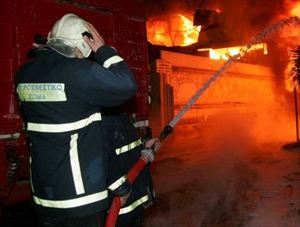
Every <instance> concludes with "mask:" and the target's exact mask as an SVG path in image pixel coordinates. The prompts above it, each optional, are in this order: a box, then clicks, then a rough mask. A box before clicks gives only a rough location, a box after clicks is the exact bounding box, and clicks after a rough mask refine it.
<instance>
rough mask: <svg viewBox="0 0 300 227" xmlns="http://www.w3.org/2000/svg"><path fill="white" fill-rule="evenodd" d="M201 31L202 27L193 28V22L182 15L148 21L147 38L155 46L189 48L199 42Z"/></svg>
mask: <svg viewBox="0 0 300 227" xmlns="http://www.w3.org/2000/svg"><path fill="white" fill-rule="evenodd" d="M200 30H201V26H193V22H192V20H190V19H189V18H188V17H186V16H183V15H181V14H176V15H172V16H171V17H170V19H169V20H155V19H149V20H148V21H147V38H148V41H149V42H150V43H152V44H153V45H164V46H188V45H191V44H193V43H196V42H198V36H199V33H200Z"/></svg>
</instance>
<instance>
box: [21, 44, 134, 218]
mask: <svg viewBox="0 0 300 227" xmlns="http://www.w3.org/2000/svg"><path fill="white" fill-rule="evenodd" d="M95 57H96V59H97V61H98V62H91V61H88V60H86V59H77V58H67V57H64V56H62V55H60V54H58V53H57V52H55V51H54V50H51V49H49V48H42V49H41V50H39V51H38V54H37V56H36V57H35V58H34V59H33V60H32V61H30V62H28V63H26V64H25V65H23V66H22V67H21V69H20V70H19V71H18V72H17V74H16V87H17V93H18V97H19V99H20V101H21V107H22V111H23V114H24V117H25V120H26V129H27V132H28V137H29V142H30V162H31V182H32V191H33V201H34V203H35V204H36V206H37V209H38V211H40V212H42V213H43V212H44V213H47V214H48V215H54V216H55V215H58V216H59V215H63V216H66V217H72V216H84V215H88V214H91V213H95V212H98V211H101V210H104V209H107V208H108V205H109V204H108V191H107V177H108V158H109V157H108V153H107V151H106V150H105V149H106V148H105V145H104V144H105V143H104V134H103V128H102V121H101V120H102V115H101V108H100V106H103V105H104V106H117V105H120V104H121V103H123V102H124V101H126V100H128V99H129V98H130V97H132V96H133V95H134V94H135V92H136V83H135V79H134V76H133V75H132V73H131V71H130V70H129V68H128V66H127V65H126V63H125V62H124V61H123V59H122V58H121V57H119V56H118V55H117V53H116V51H115V50H114V49H113V48H111V47H109V46H107V45H105V46H102V47H101V48H99V49H98V50H97V52H96V53H95Z"/></svg>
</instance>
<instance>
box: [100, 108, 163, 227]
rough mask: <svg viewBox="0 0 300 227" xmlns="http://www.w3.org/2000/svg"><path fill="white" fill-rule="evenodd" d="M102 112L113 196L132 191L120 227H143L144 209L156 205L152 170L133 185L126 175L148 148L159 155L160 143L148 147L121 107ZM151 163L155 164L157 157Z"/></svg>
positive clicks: (152, 141)
mask: <svg viewBox="0 0 300 227" xmlns="http://www.w3.org/2000/svg"><path fill="white" fill-rule="evenodd" d="M102 110H103V119H102V123H103V127H104V128H106V130H104V131H105V135H106V142H107V149H108V150H110V165H109V178H108V180H109V184H108V185H109V189H110V191H111V192H112V193H111V196H120V195H121V196H122V195H124V193H122V192H121V191H120V192H119V195H118V194H115V192H116V191H117V190H115V188H119V189H122V188H128V187H130V189H131V190H130V195H129V198H128V200H127V202H126V204H125V205H124V206H123V207H121V209H120V212H119V217H118V222H117V227H142V226H143V218H144V217H143V216H144V215H143V214H144V209H145V208H146V207H149V206H151V205H152V204H153V202H154V193H153V188H152V180H151V176H150V167H149V165H148V166H146V167H145V168H144V169H143V170H142V171H141V173H140V174H139V176H138V177H137V179H136V180H135V182H134V183H133V184H132V185H129V183H128V181H127V179H126V174H127V173H128V172H129V170H130V169H131V168H132V166H133V165H134V164H135V163H136V162H137V160H138V159H139V158H140V157H141V155H142V151H143V152H145V147H146V149H147V148H152V147H153V149H154V151H156V150H158V149H159V147H160V142H159V141H158V139H156V138H151V139H149V140H148V141H147V142H146V143H145V144H144V143H143V141H142V139H141V138H139V136H138V134H137V132H136V129H135V127H134V125H133V124H132V123H131V121H130V118H129V116H128V114H126V113H124V112H123V110H122V108H121V107H114V108H111V107H110V108H108V107H105V108H102ZM150 155H151V153H150ZM151 159H152V161H153V160H154V153H153V157H152V158H151ZM124 192H126V191H124Z"/></svg>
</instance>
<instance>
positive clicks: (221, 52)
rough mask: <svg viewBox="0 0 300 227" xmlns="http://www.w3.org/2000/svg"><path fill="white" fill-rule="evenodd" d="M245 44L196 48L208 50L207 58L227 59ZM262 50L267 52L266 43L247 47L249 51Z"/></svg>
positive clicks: (242, 48) (243, 47)
mask: <svg viewBox="0 0 300 227" xmlns="http://www.w3.org/2000/svg"><path fill="white" fill-rule="evenodd" d="M246 48H247V47H246V46H236V47H227V48H219V49H212V48H209V49H198V51H209V58H210V59H214V60H226V61H227V60H228V59H229V58H230V57H233V56H235V55H238V54H239V53H240V52H241V51H242V50H245V49H246ZM261 49H262V50H263V51H264V54H268V48H267V44H266V43H258V44H255V45H253V46H252V47H251V48H249V50H248V52H249V51H253V50H261Z"/></svg>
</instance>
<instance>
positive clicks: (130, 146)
mask: <svg viewBox="0 0 300 227" xmlns="http://www.w3.org/2000/svg"><path fill="white" fill-rule="evenodd" d="M141 144H142V140H141V139H138V140H136V141H133V142H132V143H130V144H127V145H124V146H122V147H120V148H117V149H116V154H117V155H120V154H122V153H125V152H127V151H130V150H132V149H134V148H136V147H138V146H139V145H141Z"/></svg>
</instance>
